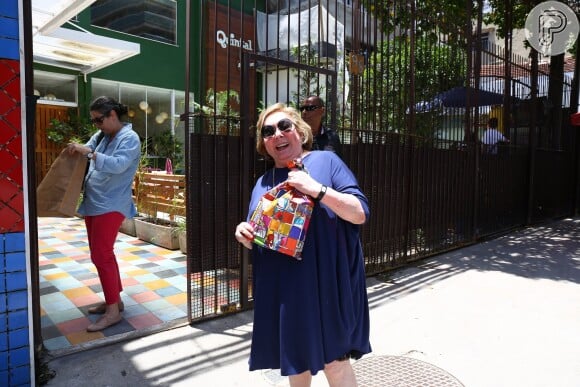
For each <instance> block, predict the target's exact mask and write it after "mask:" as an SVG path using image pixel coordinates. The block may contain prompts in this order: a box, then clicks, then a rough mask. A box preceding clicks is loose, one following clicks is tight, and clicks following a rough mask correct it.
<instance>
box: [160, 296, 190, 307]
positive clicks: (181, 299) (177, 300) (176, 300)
mask: <svg viewBox="0 0 580 387" xmlns="http://www.w3.org/2000/svg"><path fill="white" fill-rule="evenodd" d="M165 300H166V301H167V302H169V303H171V304H173V305H181V304H185V303H187V293H179V294H174V295H173V296H168V297H165Z"/></svg>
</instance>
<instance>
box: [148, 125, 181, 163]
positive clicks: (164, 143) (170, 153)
mask: <svg viewBox="0 0 580 387" xmlns="http://www.w3.org/2000/svg"><path fill="white" fill-rule="evenodd" d="M153 152H154V153H155V155H156V156H159V157H163V158H166V159H171V161H177V160H181V157H182V153H183V144H182V143H181V141H179V140H177V139H176V138H175V136H174V135H173V133H171V131H170V130H165V131H163V132H161V133H157V134H155V135H154V136H153Z"/></svg>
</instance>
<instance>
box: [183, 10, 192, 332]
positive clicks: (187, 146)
mask: <svg viewBox="0 0 580 387" xmlns="http://www.w3.org/2000/svg"><path fill="white" fill-rule="evenodd" d="M190 27H191V0H187V2H186V4H185V96H184V97H185V107H184V108H185V112H184V113H183V114H182V116H181V119H182V120H183V121H184V125H185V135H186V136H187V141H185V160H186V161H185V181H186V185H187V189H186V190H185V211H186V213H187V216H186V217H185V222H186V228H185V233H186V239H187V244H189V241H191V240H193V238H192V237H191V235H192V234H193V216H192V215H193V214H192V211H191V208H192V206H191V203H193V193H192V189H191V187H193V181H192V178H191V173H190V170H191V168H190V159H189V155H190V150H191V134H192V130H191V129H190V127H189V124H190V112H189V90H190V66H191V58H190V53H191V47H190V43H191V41H190V33H191V28H190ZM191 248H192V247H191V246H189V248H188V249H187V259H186V260H185V261H186V266H187V275H186V283H187V320H188V322H189V323H190V324H191V322H192V321H193V316H192V313H191V271H192V264H191V259H190V255H191Z"/></svg>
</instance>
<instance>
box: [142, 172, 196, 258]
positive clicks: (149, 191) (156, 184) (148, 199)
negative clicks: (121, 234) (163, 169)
mask: <svg viewBox="0 0 580 387" xmlns="http://www.w3.org/2000/svg"><path fill="white" fill-rule="evenodd" d="M137 202H138V206H139V212H140V213H141V214H142V215H144V217H143V218H137V219H135V231H136V233H137V238H139V239H141V240H144V241H147V242H150V243H153V244H156V245H158V246H161V247H164V248H166V249H170V250H177V249H178V248H179V238H178V232H177V229H178V224H177V222H176V218H177V216H185V176H184V175H165V174H158V173H141V174H139V182H138V189H137Z"/></svg>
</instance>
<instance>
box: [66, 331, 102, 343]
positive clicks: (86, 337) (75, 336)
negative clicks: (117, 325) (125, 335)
mask: <svg viewBox="0 0 580 387" xmlns="http://www.w3.org/2000/svg"><path fill="white" fill-rule="evenodd" d="M65 337H66V338H67V340H68V341H69V342H70V343H71V344H72V345H77V344H82V343H86V342H88V341H93V340H97V339H101V338H103V337H105V335H104V334H103V333H102V332H86V331H82V332H75V333H71V334H69V335H66V336H65Z"/></svg>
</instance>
